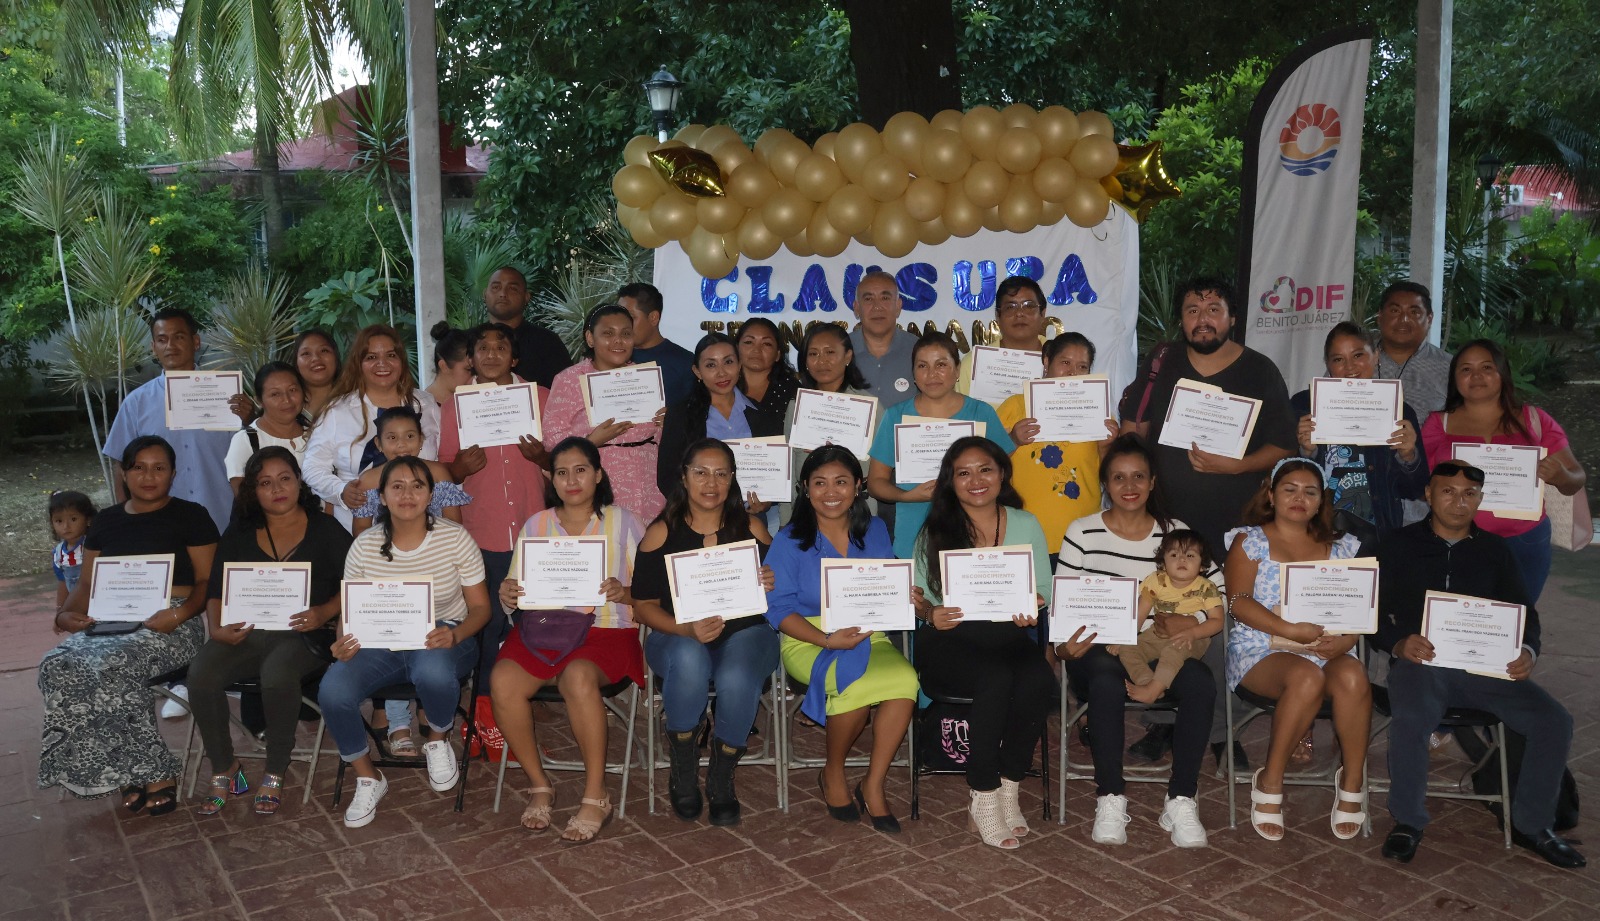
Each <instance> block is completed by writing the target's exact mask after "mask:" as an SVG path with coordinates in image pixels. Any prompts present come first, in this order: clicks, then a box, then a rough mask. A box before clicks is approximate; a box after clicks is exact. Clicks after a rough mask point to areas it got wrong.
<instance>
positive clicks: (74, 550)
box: [49, 489, 95, 608]
mask: <svg viewBox="0 0 1600 921" xmlns="http://www.w3.org/2000/svg"><path fill="white" fill-rule="evenodd" d="M94 512H95V508H94V503H93V502H91V501H89V497H88V496H86V495H84V494H83V493H81V492H76V491H74V490H70V489H59V490H56V491H55V492H53V493H51V494H50V506H49V514H50V530H51V531H53V532H54V533H55V535H56V541H57V543H56V546H55V549H54V550H52V551H51V552H50V566H51V568H52V569H54V570H55V573H56V607H57V608H60V607H61V606H62V605H64V604H66V603H67V595H68V594H70V593H71V592H72V590H73V589H75V588H77V587H78V578H79V577H80V576H81V575H82V573H83V536H84V535H85V534H87V533H88V532H89V522H90V521H91V520H93V519H94Z"/></svg>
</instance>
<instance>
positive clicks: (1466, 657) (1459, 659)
mask: <svg viewBox="0 0 1600 921" xmlns="http://www.w3.org/2000/svg"><path fill="white" fill-rule="evenodd" d="M1526 619H1527V611H1526V609H1524V608H1523V606H1522V605H1520V604H1508V603H1506V602H1504V601H1492V600H1490V599H1488V598H1474V597H1472V596H1471V595H1452V594H1450V593H1448V592H1429V593H1428V594H1427V595H1426V596H1424V598H1423V601H1422V636H1423V638H1424V639H1426V640H1427V641H1428V642H1430V643H1432V644H1433V658H1432V659H1431V660H1429V662H1428V664H1429V665H1436V666H1438V667H1440V668H1459V669H1464V670H1466V671H1469V672H1472V673H1473V674H1475V675H1488V676H1489V677H1491V678H1504V679H1506V680H1507V681H1509V680H1511V676H1510V674H1508V673H1507V671H1506V666H1508V665H1510V664H1511V663H1512V662H1514V661H1516V659H1517V657H1518V656H1520V655H1522V628H1523V625H1524V624H1525V623H1526V622H1527V620H1526Z"/></svg>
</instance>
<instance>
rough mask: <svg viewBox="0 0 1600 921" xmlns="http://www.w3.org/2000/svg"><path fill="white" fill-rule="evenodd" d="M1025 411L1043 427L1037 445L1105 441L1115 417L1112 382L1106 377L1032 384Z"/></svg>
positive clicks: (1025, 392)
mask: <svg viewBox="0 0 1600 921" xmlns="http://www.w3.org/2000/svg"><path fill="white" fill-rule="evenodd" d="M1022 400H1023V410H1024V412H1025V413H1027V416H1028V418H1030V419H1033V420H1034V421H1036V422H1038V423H1039V431H1038V432H1037V433H1036V434H1035V435H1034V436H1033V440H1034V441H1066V442H1074V441H1103V440H1104V439H1105V437H1106V419H1107V418H1108V417H1110V415H1111V379H1110V378H1108V377H1106V376H1105V375H1103V374H1086V375H1083V376H1081V377H1047V378H1040V379H1039V380H1032V381H1028V383H1027V386H1026V388H1025V389H1024V390H1023V391H1022Z"/></svg>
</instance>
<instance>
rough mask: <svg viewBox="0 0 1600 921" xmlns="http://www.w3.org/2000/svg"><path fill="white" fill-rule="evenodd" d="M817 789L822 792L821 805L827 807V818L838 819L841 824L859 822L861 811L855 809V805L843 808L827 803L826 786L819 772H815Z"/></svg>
mask: <svg viewBox="0 0 1600 921" xmlns="http://www.w3.org/2000/svg"><path fill="white" fill-rule="evenodd" d="M817 789H818V790H821V791H822V805H824V806H827V807H828V815H829V817H831V818H835V819H838V820H839V821H841V822H859V821H861V810H859V809H857V808H856V804H855V803H845V804H844V805H843V806H835V805H833V804H832V803H830V802H828V785H827V784H825V783H823V782H822V772H821V771H818V772H817Z"/></svg>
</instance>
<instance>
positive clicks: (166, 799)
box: [145, 784, 178, 816]
mask: <svg viewBox="0 0 1600 921" xmlns="http://www.w3.org/2000/svg"><path fill="white" fill-rule="evenodd" d="M145 795H146V797H147V802H148V803H149V808H150V815H152V816H163V815H166V814H167V813H169V812H173V811H175V810H176V809H177V808H178V789H177V785H176V784H174V785H173V786H170V787H162V788H161V789H159V790H149V791H147V792H146V794H145Z"/></svg>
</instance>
